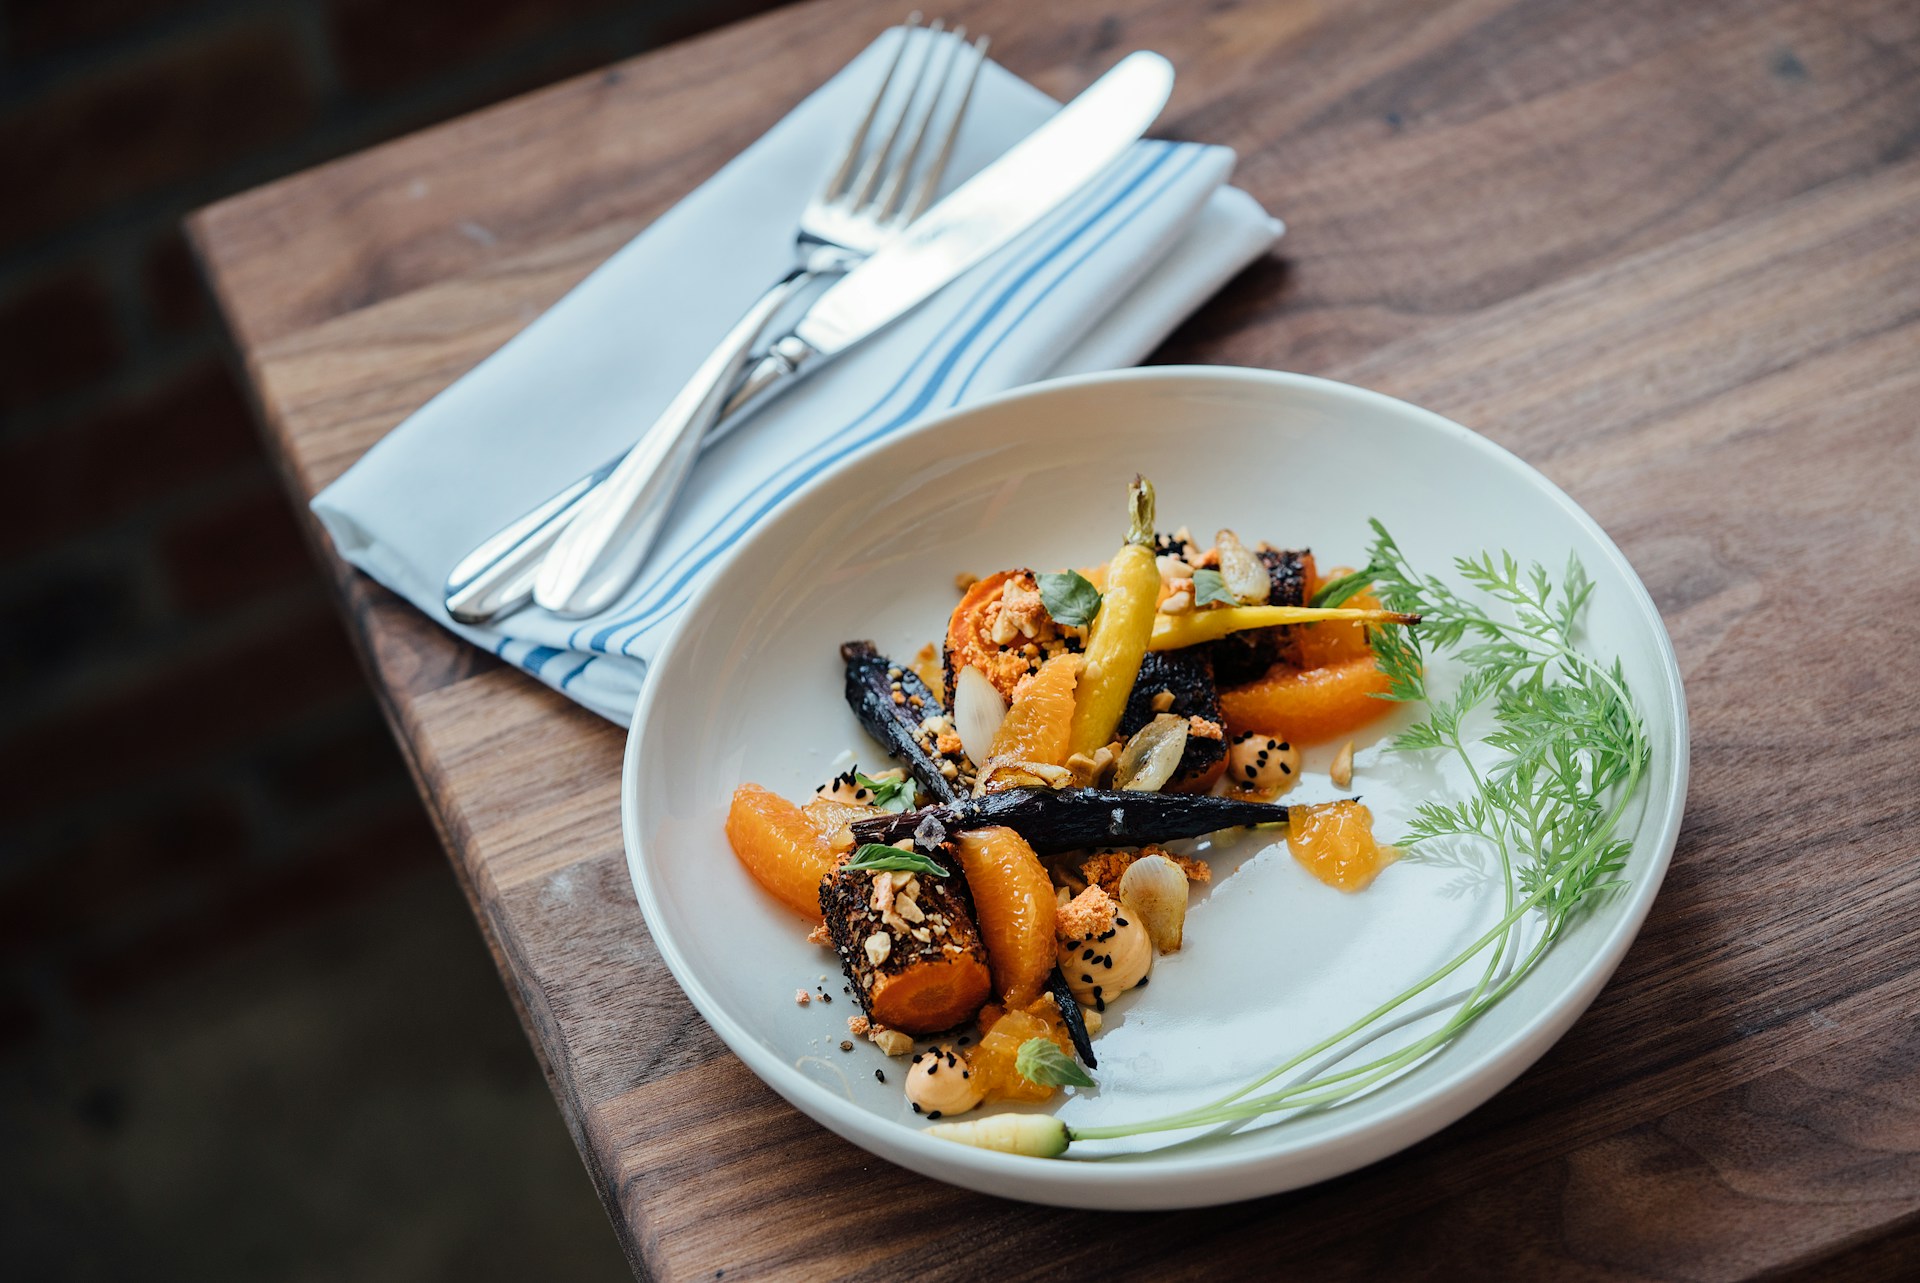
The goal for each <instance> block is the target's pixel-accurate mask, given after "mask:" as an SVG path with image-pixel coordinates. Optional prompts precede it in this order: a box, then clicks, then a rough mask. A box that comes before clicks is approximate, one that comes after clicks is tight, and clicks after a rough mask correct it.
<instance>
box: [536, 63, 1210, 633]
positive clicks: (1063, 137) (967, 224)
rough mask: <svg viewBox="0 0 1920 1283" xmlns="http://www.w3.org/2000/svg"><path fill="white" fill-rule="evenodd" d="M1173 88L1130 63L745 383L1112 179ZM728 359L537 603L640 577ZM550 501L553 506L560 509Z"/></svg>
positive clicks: (816, 306) (657, 428) (559, 609)
mask: <svg viewBox="0 0 1920 1283" xmlns="http://www.w3.org/2000/svg"><path fill="white" fill-rule="evenodd" d="M1172 88H1173V67H1172V65H1171V64H1170V63H1168V62H1167V60H1166V59H1165V58H1162V57H1160V56H1159V55H1158V54H1153V53H1144V52H1143V53H1134V54H1129V55H1128V56H1127V57H1125V58H1123V59H1122V60H1121V61H1120V62H1119V63H1118V64H1117V65H1116V66H1115V67H1114V68H1113V69H1112V70H1111V71H1109V72H1108V73H1107V74H1106V75H1104V76H1102V77H1101V78H1100V79H1099V80H1098V81H1096V82H1095V83H1094V84H1093V85H1092V86H1091V87H1090V88H1088V89H1087V90H1086V92H1084V93H1082V94H1081V95H1080V96H1079V97H1078V98H1075V99H1074V100H1073V101H1072V102H1071V103H1069V104H1067V106H1065V107H1063V108H1062V109H1061V110H1060V111H1059V112H1057V113H1056V114H1055V115H1054V116H1053V117H1052V118H1051V119H1049V120H1048V121H1047V122H1046V123H1045V124H1043V125H1041V126H1040V128H1038V129H1036V130H1035V131H1034V132H1033V133H1032V134H1030V135H1028V136H1027V137H1026V138H1024V139H1022V140H1021V141H1020V142H1019V143H1017V144H1015V145H1014V146H1013V147H1012V148H1011V149H1009V150H1008V151H1007V152H1006V153H1005V154H1004V155H1002V156H1001V157H1000V158H999V159H998V160H995V161H994V162H993V163H992V164H990V165H988V166H987V167H986V168H985V169H982V170H981V171H980V172H979V173H977V174H975V175H974V176H973V177H972V178H970V179H968V180H967V181H966V182H965V183H963V184H962V185H961V186H960V187H958V188H957V189H955V190H954V191H953V192H952V193H951V194H950V195H948V196H947V197H946V198H945V199H944V200H942V201H941V202H940V203H939V204H937V205H935V206H934V207H933V208H932V209H930V210H928V211H927V212H926V213H925V214H923V215H921V216H920V218H918V219H917V220H915V221H914V223H913V224H912V225H911V226H910V227H909V228H908V229H907V230H906V231H905V232H904V233H902V234H901V235H900V236H898V237H897V238H895V239H894V240H893V241H891V242H889V243H888V244H887V245H886V246H884V247H883V248H881V249H880V251H879V252H877V253H876V254H874V255H873V256H872V257H871V258H869V259H867V260H866V262H864V263H863V264H861V265H860V266H859V267H857V268H855V269H854V270H853V271H852V272H850V273H848V274H847V275H846V276H845V277H843V278H842V279H841V280H840V281H839V282H838V283H837V284H835V285H834V286H833V287H832V288H830V289H828V290H827V291H826V292H825V293H824V294H822V295H821V296H820V297H819V298H818V299H817V300H816V301H815V302H814V303H813V305H812V306H811V307H810V308H809V309H808V310H807V312H806V314H805V315H804V316H803V317H802V318H801V319H800V321H799V322H798V323H797V324H795V325H794V326H793V328H792V329H791V330H790V331H789V332H788V333H787V334H786V335H784V336H782V337H781V338H780V339H778V340H777V341H775V342H774V343H773V344H772V346H771V348H770V350H769V356H768V357H767V359H766V360H765V361H763V362H762V364H761V366H760V367H757V368H756V369H755V370H754V371H753V375H752V377H751V379H750V380H749V381H750V382H757V383H759V384H760V385H761V388H762V389H764V387H765V385H766V383H767V382H769V381H779V380H791V379H793V378H797V377H800V376H801V375H803V374H804V373H806V372H807V371H809V370H811V369H812V368H814V367H816V366H818V365H820V364H822V363H824V362H825V361H828V360H831V359H832V358H833V357H835V356H837V355H839V354H840V353H841V352H844V351H846V350H847V349H848V348H851V347H853V346H854V345H856V344H858V343H860V342H861V341H863V340H865V339H867V338H869V337H871V336H872V335H873V334H875V333H877V332H878V331H880V330H882V329H884V328H885V327H886V326H888V325H890V324H892V323H893V322H894V321H896V320H898V319H899V318H900V317H902V316H904V315H906V314H907V313H908V312H910V311H912V310H913V309H914V308H915V307H918V306H919V305H920V304H921V303H923V302H924V301H926V300H927V299H928V298H930V297H931V296H932V295H934V294H935V293H937V292H938V291H939V290H941V289H942V288H944V287H945V286H946V285H947V284H949V283H950V282H952V281H953V280H955V279H956V278H958V277H959V276H961V275H962V274H963V273H965V272H966V271H967V270H968V269H969V268H971V267H973V266H974V265H975V264H977V263H979V262H980V261H981V260H983V259H985V258H987V257H988V256H989V255H991V254H992V253H993V252H994V251H995V250H998V249H999V248H1001V247H1002V246H1003V245H1005V244H1006V243H1007V242H1009V241H1011V240H1012V239H1013V238H1014V237H1016V236H1018V235H1019V234H1020V233H1022V232H1024V231H1026V230H1027V229H1028V228H1030V227H1032V226H1033V225H1034V223H1036V222H1037V221H1039V220H1040V219H1041V218H1043V217H1044V216H1046V215H1047V214H1048V213H1050V212H1052V211H1053V210H1054V209H1056V208H1057V207H1058V206H1059V205H1060V204H1061V202H1063V201H1065V200H1066V199H1067V198H1068V197H1070V196H1072V195H1073V194H1074V193H1075V192H1077V191H1078V190H1080V189H1081V188H1082V187H1083V186H1085V185H1086V184H1087V183H1088V182H1089V181H1091V180H1092V179H1093V178H1094V177H1095V176H1096V175H1097V174H1099V173H1100V172H1101V171H1102V170H1104V169H1105V168H1106V167H1107V166H1108V164H1110V163H1111V162H1112V161H1113V159H1114V158H1115V157H1116V156H1118V155H1119V154H1120V152H1122V151H1123V150H1124V149H1125V148H1126V147H1127V146H1128V145H1129V144H1131V143H1132V142H1134V141H1135V140H1136V139H1138V138H1139V137H1140V135H1141V134H1143V133H1144V132H1145V131H1146V128H1147V126H1148V125H1150V124H1151V123H1152V122H1153V120H1154V118H1155V117H1156V116H1158V115H1159V114H1160V109H1161V108H1162V107H1163V106H1165V105H1166V101H1167V96H1168V94H1169V93H1170V92H1171V91H1172ZM766 319H767V318H761V319H760V321H759V324H760V325H764V323H765V320H766ZM718 357H719V354H718V352H717V353H716V358H715V359H710V360H709V362H708V364H707V366H704V367H703V368H702V369H701V370H700V372H699V373H698V374H697V375H696V376H695V378H694V380H693V381H692V382H691V383H689V384H688V385H687V387H686V388H684V389H683V390H682V391H681V393H680V395H679V396H677V397H676V398H675V399H674V401H673V404H672V405H670V406H669V407H668V408H667V410H666V411H665V412H664V413H662V415H661V417H660V418H659V419H658V420H657V421H656V422H655V423H654V425H653V426H652V427H651V428H649V429H648V430H647V432H646V434H645V435H644V436H642V437H641V439H640V440H639V442H638V443H636V444H635V446H634V448H633V449H632V450H631V451H630V452H629V453H628V454H627V455H626V457H625V458H623V459H622V460H621V461H620V462H619V464H618V465H617V466H615V467H614V469H613V470H612V472H611V473H610V474H609V475H608V476H607V477H606V478H605V480H603V481H602V482H600V484H599V485H598V486H596V487H593V488H591V489H590V490H587V491H585V492H584V493H583V494H582V495H581V496H580V498H579V501H578V511H577V512H576V513H575V515H574V516H573V518H572V519H571V520H570V521H567V523H566V525H565V527H564V528H563V529H562V530H561V532H560V534H559V536H558V537H557V538H556V539H555V540H554V541H553V547H552V550H551V551H550V552H548V553H547V555H546V557H545V559H544V560H543V561H542V562H541V563H540V567H539V570H538V572H537V573H536V575H535V576H534V585H533V597H534V600H535V601H536V602H537V603H538V604H539V605H541V606H542V607H544V608H545V609H547V610H549V611H551V612H553V613H554V614H556V615H559V616H561V617H563V618H580V617H583V616H587V615H592V614H597V613H598V612H600V611H602V610H604V609H606V608H607V607H608V606H610V605H612V604H613V603H614V602H615V601H616V600H617V599H618V598H619V597H620V595H621V594H622V593H624V592H625V591H626V589H627V587H628V585H629V584H631V583H632V582H633V579H634V577H635V576H636V575H637V574H638V573H639V571H640V568H641V566H642V565H643V564H644V563H645V561H646V558H647V554H648V553H649V552H650V551H651V550H652V547H653V544H654V542H655V540H656V539H657V537H658V535H659V533H660V529H661V526H662V525H663V524H664V522H665V520H666V517H667V514H668V510H669V508H670V506H671V504H672V502H673V499H674V497H675V496H676V495H677V494H678V493H679V491H680V488H681V486H682V485H683V484H684V482H685V480H686V477H687V474H688V472H689V471H691V469H692V466H693V461H694V459H695V458H696V457H697V456H698V453H699V447H700V442H701V438H702V437H703V436H704V435H705V434H706V431H707V429H708V428H710V427H711V426H712V425H713V424H714V423H715V422H716V421H717V419H718V418H719V417H720V415H721V413H722V412H723V410H724V409H725V407H726V405H727V404H728V401H729V399H730V398H731V396H732V394H733V391H734V388H735V386H736V384H737V383H738V381H739V379H740V376H741V374H742V368H743V365H744V361H743V360H742V359H741V357H740V356H739V355H738V354H737V353H736V354H734V355H733V356H732V357H730V358H728V359H725V360H722V359H718ZM769 371H770V376H771V378H769V373H768V372H769ZM545 506H546V507H547V508H553V507H554V506H555V501H554V500H549V501H548V504H547V505H545ZM518 524H521V525H524V524H526V519H523V520H522V522H521V523H518Z"/></svg>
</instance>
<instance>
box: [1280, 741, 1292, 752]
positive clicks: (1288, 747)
mask: <svg viewBox="0 0 1920 1283" xmlns="http://www.w3.org/2000/svg"><path fill="white" fill-rule="evenodd" d="M1292 750H1293V745H1291V744H1288V743H1285V742H1284V741H1283V742H1282V743H1281V745H1280V751H1281V752H1282V753H1288V752H1291V751H1292Z"/></svg>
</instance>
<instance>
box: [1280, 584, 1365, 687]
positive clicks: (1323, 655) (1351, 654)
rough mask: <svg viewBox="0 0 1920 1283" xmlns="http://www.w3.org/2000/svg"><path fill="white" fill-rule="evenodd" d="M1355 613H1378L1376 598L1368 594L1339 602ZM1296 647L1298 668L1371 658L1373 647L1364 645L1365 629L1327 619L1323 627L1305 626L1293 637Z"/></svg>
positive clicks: (1341, 621) (1347, 622) (1346, 621)
mask: <svg viewBox="0 0 1920 1283" xmlns="http://www.w3.org/2000/svg"><path fill="white" fill-rule="evenodd" d="M1340 604H1341V605H1343V606H1350V607H1352V608H1353V609H1355V610H1382V609H1384V607H1382V606H1381V604H1380V599H1379V598H1378V597H1376V596H1374V595H1373V594H1372V593H1370V592H1363V593H1355V594H1354V595H1353V596H1351V597H1349V598H1347V600H1345V601H1344V602H1341V603H1340ZM1294 635H1295V636H1296V637H1297V638H1298V639H1299V644H1300V667H1302V668H1327V667H1330V666H1331V665H1334V664H1343V663H1345V662H1346V661H1348V660H1350V659H1371V658H1372V657H1373V647H1371V646H1369V645H1368V644H1367V626H1366V625H1365V624H1362V623H1359V622H1357V621H1353V620H1329V621H1327V622H1326V623H1324V624H1305V625H1302V626H1301V627H1300V628H1299V629H1297V630H1296V631H1295V634H1294Z"/></svg>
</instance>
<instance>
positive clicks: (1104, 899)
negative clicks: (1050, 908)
mask: <svg viewBox="0 0 1920 1283" xmlns="http://www.w3.org/2000/svg"><path fill="white" fill-rule="evenodd" d="M1119 911H1120V906H1119V905H1117V904H1115V903H1114V901H1113V897H1111V896H1109V895H1108V894H1107V893H1106V892H1105V891H1103V890H1101V889H1100V888H1099V887H1097V886H1090V887H1088V888H1087V889H1086V890H1084V891H1082V892H1081V893H1080V894H1079V895H1076V896H1075V897H1073V899H1071V900H1069V901H1067V903H1065V904H1063V905H1061V906H1060V908H1059V909H1058V910H1056V911H1055V913H1054V918H1053V933H1054V935H1055V936H1057V937H1058V938H1060V939H1062V940H1090V939H1092V938H1093V937H1094V936H1097V935H1102V934H1104V933H1106V932H1108V931H1111V930H1113V919H1114V915H1116V914H1117V913H1119Z"/></svg>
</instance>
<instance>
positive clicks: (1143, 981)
mask: <svg viewBox="0 0 1920 1283" xmlns="http://www.w3.org/2000/svg"><path fill="white" fill-rule="evenodd" d="M1152 978H1153V977H1152V976H1141V977H1140V983H1139V984H1137V985H1135V986H1134V988H1135V989H1145V988H1146V987H1147V981H1149V980H1151V979H1152Z"/></svg>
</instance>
